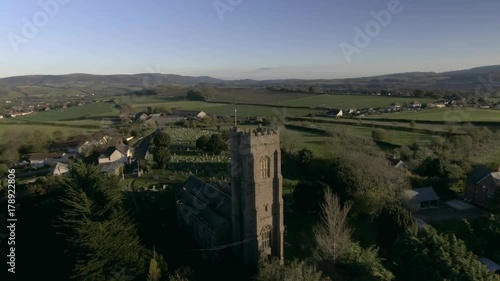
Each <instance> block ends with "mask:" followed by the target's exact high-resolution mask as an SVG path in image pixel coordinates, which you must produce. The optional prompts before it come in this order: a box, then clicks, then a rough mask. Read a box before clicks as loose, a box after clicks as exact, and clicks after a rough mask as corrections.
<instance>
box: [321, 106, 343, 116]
mask: <svg viewBox="0 0 500 281" xmlns="http://www.w3.org/2000/svg"><path fill="white" fill-rule="evenodd" d="M325 115H326V116H333V117H342V116H343V115H344V112H343V111H342V109H339V108H334V109H330V110H328V111H327V112H326V114H325Z"/></svg>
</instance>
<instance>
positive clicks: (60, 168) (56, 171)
mask: <svg viewBox="0 0 500 281" xmlns="http://www.w3.org/2000/svg"><path fill="white" fill-rule="evenodd" d="M68 172H69V166H68V164H64V163H61V162H57V164H56V165H55V166H54V168H53V169H52V170H51V174H52V175H54V176H60V175H64V174H66V173H68Z"/></svg>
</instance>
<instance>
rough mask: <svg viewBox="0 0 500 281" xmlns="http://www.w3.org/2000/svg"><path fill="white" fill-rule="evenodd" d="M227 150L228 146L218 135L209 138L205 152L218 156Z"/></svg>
mask: <svg viewBox="0 0 500 281" xmlns="http://www.w3.org/2000/svg"><path fill="white" fill-rule="evenodd" d="M228 149H229V146H228V145H227V143H226V141H225V140H224V138H223V137H222V135H220V134H213V135H212V136H211V137H210V141H209V142H208V144H207V150H208V151H211V152H213V153H215V154H219V153H221V152H222V151H226V150H228Z"/></svg>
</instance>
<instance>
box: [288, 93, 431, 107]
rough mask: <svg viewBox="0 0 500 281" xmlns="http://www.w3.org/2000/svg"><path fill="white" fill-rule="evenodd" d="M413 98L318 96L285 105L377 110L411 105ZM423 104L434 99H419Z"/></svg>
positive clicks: (291, 101)
mask: <svg viewBox="0 0 500 281" xmlns="http://www.w3.org/2000/svg"><path fill="white" fill-rule="evenodd" d="M412 101H413V98H409V97H390V96H354V95H327V94H325V95H318V96H312V97H306V98H301V99H294V100H290V101H287V102H285V103H284V105H290V106H308V107H317V106H321V107H325V106H326V107H334V108H356V109H360V108H369V107H372V108H377V107H388V106H389V105H390V104H391V103H411V102H412ZM418 101H419V102H421V103H427V102H430V101H432V99H418Z"/></svg>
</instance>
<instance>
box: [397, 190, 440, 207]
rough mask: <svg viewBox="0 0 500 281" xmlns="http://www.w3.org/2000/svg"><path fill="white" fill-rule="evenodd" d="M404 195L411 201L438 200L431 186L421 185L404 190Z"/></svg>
mask: <svg viewBox="0 0 500 281" xmlns="http://www.w3.org/2000/svg"><path fill="white" fill-rule="evenodd" d="M405 195H406V197H407V198H408V199H409V200H410V202H411V203H421V202H427V201H435V200H439V196H438V195H437V194H436V192H435V191H434V188H432V187H421V188H415V189H412V190H406V191H405Z"/></svg>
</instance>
